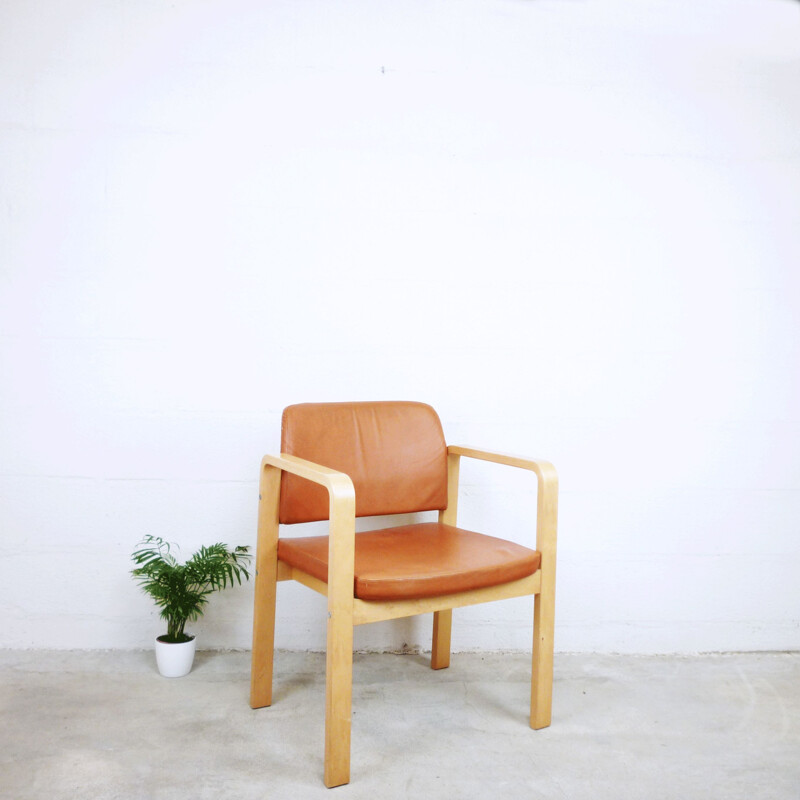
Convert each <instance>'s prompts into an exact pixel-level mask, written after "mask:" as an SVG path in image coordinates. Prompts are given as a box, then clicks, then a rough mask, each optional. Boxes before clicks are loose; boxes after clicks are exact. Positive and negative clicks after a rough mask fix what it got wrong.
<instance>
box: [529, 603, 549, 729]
mask: <svg viewBox="0 0 800 800" xmlns="http://www.w3.org/2000/svg"><path fill="white" fill-rule="evenodd" d="M554 605H555V604H554V597H553V593H552V591H551V592H548V593H545V592H544V590H543V591H542V592H540V593H539V594H537V595H536V598H535V600H534V605H533V664H532V669H531V728H534V729H536V730H538V729H540V728H546V727H547V726H548V725H549V724H550V718H551V713H552V712H551V710H552V706H553V628H554V624H553V623H554V613H553V612H554Z"/></svg>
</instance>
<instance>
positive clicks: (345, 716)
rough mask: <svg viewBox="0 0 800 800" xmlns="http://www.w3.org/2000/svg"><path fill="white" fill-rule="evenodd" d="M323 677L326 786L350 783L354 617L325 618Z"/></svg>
mask: <svg viewBox="0 0 800 800" xmlns="http://www.w3.org/2000/svg"><path fill="white" fill-rule="evenodd" d="M325 673H326V677H325V785H326V786H327V787H328V788H329V789H330V788H332V787H334V786H341V785H342V784H344V783H349V782H350V727H351V726H350V715H351V708H352V696H353V616H352V613H351V614H349V615H348V614H346V613H345V614H337V613H336V612H335V611H334V612H332V613H331V612H329V615H328V652H327V658H326V671H325Z"/></svg>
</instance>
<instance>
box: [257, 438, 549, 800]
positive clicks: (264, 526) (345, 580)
mask: <svg viewBox="0 0 800 800" xmlns="http://www.w3.org/2000/svg"><path fill="white" fill-rule="evenodd" d="M462 456H464V457H467V458H475V459H480V460H483V461H491V462H494V463H497V464H505V465H507V466H511V467H518V468H520V469H526V470H530V471H531V472H533V473H535V474H536V477H537V480H538V491H537V517H536V549H537V550H538V551H539V552H540V553H541V565H540V568H539V569H538V570H537V571H536V572H535V573H534V574H533V575H530V576H528V577H527V578H522V579H521V580H516V581H511V582H509V583H503V584H500V585H498V586H491V587H487V588H485V589H476V590H473V591H468V592H462V593H459V594H450V595H444V596H440V597H430V598H424V599H419V600H398V601H390V602H373V601H364V600H359V599H358V598H356V597H354V596H353V585H354V577H353V570H354V566H353V565H354V554H355V490H354V488H353V482H352V481H351V480H350V478H349V477H348V476H347V475H345V474H344V473H342V472H337V471H335V470H332V469H329V468H327V467H324V466H321V465H319V464H314V463H312V462H310V461H306V460H304V459H302V458H297V457H296V456H292V455H287V454H282V455H280V456H273V455H267V456H265V457H264V459H263V461H262V462H261V480H260V491H259V505H258V546H257V553H256V580H255V607H254V615H253V654H252V671H251V679H250V680H251V682H250V705H251V707H252V708H261V707H263V706H269V705H271V704H272V668H273V656H274V638H275V600H276V594H277V583H278V581H283V580H296V581H298V582H300V583H302V584H304V585H305V586H308V587H309V588H311V589H313V590H314V591H317V592H320V593H321V594H323V595H326V596H327V598H328V622H327V659H326V678H325V785H326V786H328V787H329V788H330V787H333V786H340V785H342V784H345V783H348V782H349V781H350V714H351V703H352V675H353V626H354V625H362V624H365V623H368V622H378V621H380V620H386V619H395V618H398V617H407V616H413V615H416V614H424V613H430V612H433V641H432V647H431V667H432V668H433V669H443V668H445V667H447V666H449V664H450V631H451V626H452V615H453V611H452V609H454V608H458V607H461V606H467V605H474V604H476V603H485V602H489V601H491V600H501V599H505V598H509V597H519V596H523V595H530V594H532V595H534V596H535V598H534V612H533V660H532V670H531V706H530V726H531V727H532V728H535V729H539V728H546V727H547V726H548V725H549V724H550V719H551V709H552V687H553V625H554V610H555V570H556V526H557V515H558V476H557V473H556V470H555V468H554V467H553V465H552V464H550V463H549V462H547V461H542V460H539V459H531V458H521V457H519V456H513V455H506V454H503V453H495V452H490V451H487V450H477V449H475V448H471V447H457V446H450V447H448V448H447V495H448V503H447V508H446V509H445V510H443V511H440V512H439V521H440V522H442V523H444V524H447V525H455V524H456V515H457V508H458V476H459V465H460V461H461V457H462ZM281 471H286V472H291V473H293V474H295V475H298V476H300V477H302V478H306V479H307V480H310V481H313V482H314V483H318V484H320V485H322V486H324V487H325V488H326V489H327V490H328V496H329V501H330V502H329V511H330V515H329V519H330V522H329V526H330V527H329V539H328V548H329V549H328V583H327V584H326V583H324V582H323V581H320V580H318V579H317V578H314V577H312V576H311V575H308V574H306V573H305V572H302V571H301V570H298V569H296V568H294V567H291V566H290V565H288V564H286V563H284V562H281V561H279V559H278V529H279V525H278V502H279V498H280V477H281Z"/></svg>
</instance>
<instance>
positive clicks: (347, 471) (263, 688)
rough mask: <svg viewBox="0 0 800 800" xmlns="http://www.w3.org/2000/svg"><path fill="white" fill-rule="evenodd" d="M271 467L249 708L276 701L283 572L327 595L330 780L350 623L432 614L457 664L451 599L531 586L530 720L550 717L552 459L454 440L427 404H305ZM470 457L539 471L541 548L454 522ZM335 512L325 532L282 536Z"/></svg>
mask: <svg viewBox="0 0 800 800" xmlns="http://www.w3.org/2000/svg"><path fill="white" fill-rule="evenodd" d="M281 451H282V454H281V455H280V456H270V455H268V456H265V457H264V460H263V461H262V465H261V483H260V494H259V512H258V551H257V561H256V571H257V576H256V585H255V613H254V620H253V661H252V673H251V689H250V705H251V706H252V707H253V708H260V707H262V706H268V705H270V704H271V702H272V665H273V641H274V632H275V599H276V588H277V586H276V585H277V582H278V581H283V580H290V579H293V580H296V581H299V582H300V583H302V584H304V585H306V586H308V587H309V588H311V589H314V590H315V591H317V592H320V593H322V594H324V595H326V596H327V598H328V622H327V668H326V703H325V706H326V707H325V785H326V786H328V787H333V786H339V785H341V784H344V783H348V782H349V780H350V708H351V695H352V664H353V626H354V625H362V624H364V623H367V622H377V621H379V620H386V619H394V618H398V617H406V616H412V615H415V614H423V613H427V612H433V643H432V651H431V667H432V668H433V669H442V668H444V667H447V666H449V664H450V628H451V622H452V609H453V608H457V607H460V606H467V605H473V604H475V603H483V602H487V601H490V600H500V599H504V598H509V597H518V596H521V595H530V594H532V595H535V600H534V620H533V629H534V636H533V668H532V678H531V708H530V725H531V727H532V728H545V727H547V726H548V725H549V724H550V715H551V697H552V683H553V612H554V601H555V567H556V516H557V503H558V478H557V475H556V471H555V469H554V468H553V466H552V464H550V463H548V462H547V461H540V460H536V459H527V458H519V457H517V456H510V455H502V454H500V453H490V452H486V451H483V450H475V449H473V448H468V447H454V446H452V445H451V446H447V445H446V444H445V439H444V434H443V432H442V426H441V423H440V421H439V417H438V416H437V415H436V412H435V411H434V410H433V409H432V408H431V407H430V406H427V405H424V404H422V403H411V402H371V403H309V404H302V405H295V406H289V407H288V408H287V409H285V410H284V412H283V421H282V431H281ZM462 456H465V457H469V458H478V459H482V460H486V461H493V462H496V463H499V464H507V465H509V466H512V467H520V468H522V469H527V470H531V471H532V472H534V473H535V474H536V477H537V479H538V504H537V523H536V549H535V550H532V549H529V548H527V547H524V546H522V545H519V544H514V543H512V542H509V541H506V540H503V539H497V538H494V537H492V536H487V535H484V534H481V533H475V532H472V531H467V530H463V529H461V528H458V527H456V504H457V499H458V472H459V463H460V459H461V457H462ZM433 510H435V511H438V512H439V515H438V520H439V521H438V522H423V523H418V524H414V525H402V526H399V527H394V528H388V529H383V530H377V531H368V532H359V533H356V532H355V518H356V517H362V516H376V515H385V514H407V513H413V512H420V511H433ZM324 519H328V520H329V535H328V536H311V537H301V538H285V539H281V538H279V537H278V529H279V524H280V523H283V524H294V523H301V522H311V521H315V520H324Z"/></svg>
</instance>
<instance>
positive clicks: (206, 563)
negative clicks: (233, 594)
mask: <svg viewBox="0 0 800 800" xmlns="http://www.w3.org/2000/svg"><path fill="white" fill-rule="evenodd" d="M139 546H140V547H141V549H139V550H136V551H135V552H134V553H133V554H132V556H131V557H132V558H133V563H134V564H135V565H136V567H135V569H133V570H131V574H132V575H133V577H134V578H135V579H136V581H137V582H138V584H139V586H140V587H141V588H142V589H143V590H144V592H145V593H147V594H148V595H150V597H152V598H153V600H154V601H155V604H156V605H157V606H158V607H159V608H160V609H161V618H162V619H165V620H166V621H167V634H166V636H159V639H160V640H161V641H164V642H172V643H179V642H188V641H190V640H191V638H192V637H191V636H188V635H187V634H186V633H184V630H183V629H184V627H185V625H186V622H187V621H194V620H196V619H198V617H200V616H201V615H202V613H203V611H204V606H205V605H206V603H207V602H208V596H209V595H210V594H211V593H212V592H215V591H217V590H219V589H224V588H225V587H226V586H229V585H230V586H232V585H233V584H234V583H239V584H240V585H241V583H242V578H244V579H245V580H248V579H249V578H250V573H249V572H248V571H247V566H246V565H247V564H248V563H249V562H250V559H251V556H250V555H249V550H250V548H249V547H241V546H240V547H236V548H234V549H233V550H230V549H229V548H228V546H227V545H224V544H222V543H217V544H212V545H211V546H210V547H201V548H200V549H199V550H198V551H197V552H196V553H195V554H194V555H193V556H192V557H191V558H190V559H189V560H188V561H187V562H186V563H185V564H179V563H178V560H177V559H176V558H175V556H173V555H172V553H171V551H170V550H171V547H172V545H170V544H169V543H168V542H165V541H164V540H163V539H161V538H160V537H158V536H145V537H144V539H142V541H141V542H140V543H139Z"/></svg>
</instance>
